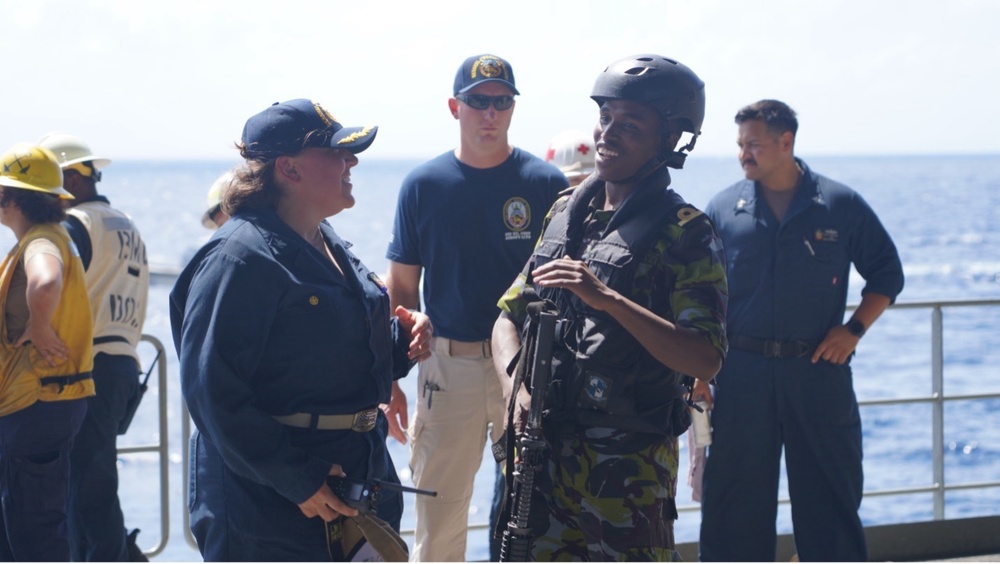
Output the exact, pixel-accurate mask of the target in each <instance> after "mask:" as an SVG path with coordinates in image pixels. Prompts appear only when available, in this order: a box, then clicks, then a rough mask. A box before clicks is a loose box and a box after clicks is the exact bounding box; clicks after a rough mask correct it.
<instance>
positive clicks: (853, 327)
mask: <svg viewBox="0 0 1000 564" xmlns="http://www.w3.org/2000/svg"><path fill="white" fill-rule="evenodd" d="M845 326H846V327H847V330H848V331H850V333H851V335H854V336H855V337H857V338H859V339H860V338H861V337H863V336H864V334H865V324H864V323H862V322H860V321H858V320H857V319H854V318H853V317H852V318H851V320H850V321H848V322H847V323H846V324H845Z"/></svg>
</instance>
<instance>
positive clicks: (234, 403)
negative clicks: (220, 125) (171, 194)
mask: <svg viewBox="0 0 1000 564" xmlns="http://www.w3.org/2000/svg"><path fill="white" fill-rule="evenodd" d="M376 131H377V128H375V127H366V128H360V127H358V128H344V127H342V126H341V125H340V124H339V123H337V121H336V120H335V119H333V116H331V115H330V114H329V113H328V112H326V111H325V110H324V109H323V108H322V107H321V106H320V105H319V104H316V103H314V102H311V101H309V100H302V99H299V100H291V101H289V102H284V103H282V104H275V105H273V106H271V107H270V108H268V109H267V110H265V111H263V112H261V113H259V114H257V115H255V116H253V117H251V118H250V119H249V120H248V121H247V123H246V126H245V128H244V131H243V140H242V141H243V142H242V144H241V146H240V150H241V154H242V155H243V157H244V158H246V159H247V166H246V167H245V168H244V169H242V170H241V172H240V173H239V174H238V176H237V179H236V180H235V181H234V183H233V185H232V186H231V187H230V188H229V190H228V191H227V193H226V194H225V195H224V197H223V198H224V199H223V208H224V209H226V211H228V212H229V213H231V214H232V219H230V220H229V221H228V222H227V223H226V224H225V225H224V226H223V227H222V228H221V229H220V230H219V231H218V232H217V234H216V235H215V236H214V237H213V238H212V239H211V240H210V241H209V242H208V243H207V244H206V245H205V246H204V247H203V248H202V249H201V250H200V251H199V252H198V253H197V254H196V255H195V257H194V258H193V259H192V260H191V262H190V263H189V264H188V265H187V267H186V268H185V270H184V272H183V273H182V274H181V276H180V278H179V279H178V281H177V284H176V286H175V287H174V289H173V291H172V292H171V296H170V305H171V308H170V316H171V326H172V329H173V335H174V343H175V346H176V347H177V352H178V356H179V358H180V363H181V384H182V388H183V392H184V398H185V399H186V401H187V404H188V407H189V409H190V411H191V415H192V417H193V418H194V421H195V424H196V425H197V427H198V433H196V434H195V436H194V437H193V438H192V441H191V449H192V457H191V460H192V468H191V474H190V479H191V488H190V489H191V495H190V499H189V500H188V508H189V510H190V511H191V528H192V531H193V532H194V535H195V537H196V538H197V540H198V546H199V548H200V550H201V553H202V555H203V556H204V558H205V559H206V560H208V561H220V560H229V561H232V560H243V561H246V560H271V561H306V560H330V559H331V558H338V557H344V556H345V555H344V554H338V553H337V551H336V549H335V548H334V549H331V547H329V546H328V543H327V539H326V536H327V535H326V529H325V525H324V521H333V520H335V519H337V518H339V517H340V516H341V515H354V514H356V511H355V510H354V509H352V508H350V507H349V506H347V505H345V504H344V503H343V501H341V500H340V499H339V498H337V497H336V496H335V495H334V494H333V492H332V491H331V489H330V488H329V486H328V485H327V482H326V479H327V476H328V475H346V476H348V477H351V478H354V479H380V480H386V481H392V482H398V478H397V476H396V473H395V471H394V469H393V464H392V460H391V459H390V457H389V454H388V451H387V450H386V447H385V437H386V420H385V416H384V415H383V414H382V411H381V410H380V409H378V407H379V405H380V404H383V403H388V401H389V392H390V387H391V384H392V381H393V379H395V378H400V377H402V376H404V375H406V373H407V372H408V370H409V368H410V367H411V366H412V362H413V361H416V360H422V359H423V358H425V357H426V356H427V355H428V352H427V350H428V349H427V347H428V343H429V341H430V334H431V326H430V322H429V320H428V319H427V317H426V316H425V315H423V314H420V313H416V312H410V311H408V310H405V309H403V308H397V310H396V312H395V313H396V316H397V317H391V316H390V312H389V299H388V297H387V295H386V292H385V287H384V286H383V285H382V283H381V281H380V280H379V279H378V277H377V276H375V274H374V273H372V272H370V271H369V270H368V269H367V268H365V266H364V265H363V264H361V262H360V261H359V260H358V259H357V257H355V256H354V255H353V254H352V253H351V252H350V250H349V244H348V243H345V242H344V241H343V240H342V239H341V238H340V237H338V236H337V234H336V233H335V232H334V230H333V228H332V227H330V225H329V224H328V223H327V222H326V221H325V220H324V218H326V217H329V216H333V215H336V214H337V213H339V212H341V211H343V210H344V209H346V208H349V207H351V206H353V205H354V197H353V195H352V194H351V191H352V185H351V181H350V180H351V177H350V171H351V168H352V167H353V166H355V165H356V164H357V163H358V159H357V157H356V156H355V155H356V153H359V152H361V151H363V150H365V149H367V148H368V146H369V145H370V144H371V142H372V140H373V139H374V137H375V133H376ZM338 416H339V417H338ZM352 416H353V417H352ZM345 417H346V419H347V424H346V425H345V424H344V423H343V421H344V419H345ZM279 419H280V421H279ZM401 513H402V500H401V496H400V495H399V494H392V493H389V494H387V495H383V496H382V497H381V500H380V503H379V506H378V516H379V517H381V518H382V519H384V520H386V521H388V522H389V523H390V524H391V525H392V526H393V527H394V528H396V529H397V530H398V528H399V519H400V515H401ZM316 517H319V518H318V519H317V518H316ZM346 556H347V557H349V556H350V555H346Z"/></svg>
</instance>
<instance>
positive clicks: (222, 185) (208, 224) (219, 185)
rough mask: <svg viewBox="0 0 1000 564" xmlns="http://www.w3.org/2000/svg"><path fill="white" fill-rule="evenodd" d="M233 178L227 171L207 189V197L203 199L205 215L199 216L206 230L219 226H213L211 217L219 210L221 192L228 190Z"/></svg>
mask: <svg viewBox="0 0 1000 564" xmlns="http://www.w3.org/2000/svg"><path fill="white" fill-rule="evenodd" d="M235 176H236V175H235V174H234V172H233V171H231V170H227V171H226V172H224V173H223V174H222V176H220V177H218V178H216V179H215V182H213V183H212V186H211V187H210V188H209V189H208V197H207V198H206V199H205V213H203V214H202V215H201V224H202V225H204V226H205V228H206V229H218V227H219V226H218V225H216V224H215V221H214V220H213V219H212V216H213V215H214V212H216V211H217V210H218V209H219V206H220V205H222V192H223V191H224V190H225V189H226V188H229V185H230V184H231V183H232V182H233V178H235Z"/></svg>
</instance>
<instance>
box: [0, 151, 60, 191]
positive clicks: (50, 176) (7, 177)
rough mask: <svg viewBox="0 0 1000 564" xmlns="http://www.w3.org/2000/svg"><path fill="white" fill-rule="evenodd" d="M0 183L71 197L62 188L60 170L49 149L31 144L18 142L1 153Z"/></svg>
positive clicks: (1, 184) (57, 161) (10, 186)
mask: <svg viewBox="0 0 1000 564" xmlns="http://www.w3.org/2000/svg"><path fill="white" fill-rule="evenodd" d="M0 163H2V165H3V169H2V170H0V186H6V187H8V188H23V189H25V190H34V191H36V192H44V193H46V194H52V195H54V196H59V197H60V198H62V199H64V200H72V199H73V194H70V193H69V192H67V191H66V189H65V188H63V175H62V169H61V168H60V167H59V160H58V159H56V156H55V155H54V154H52V151H49V150H48V149H46V148H44V147H39V146H38V145H32V144H31V143H17V144H15V145H14V146H13V147H11V148H10V149H7V151H6V152H5V153H4V154H3V156H0Z"/></svg>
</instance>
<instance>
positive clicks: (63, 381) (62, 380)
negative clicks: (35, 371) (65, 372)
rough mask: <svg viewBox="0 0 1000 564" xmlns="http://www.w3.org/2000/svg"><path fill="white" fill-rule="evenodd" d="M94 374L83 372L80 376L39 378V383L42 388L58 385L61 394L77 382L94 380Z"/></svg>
mask: <svg viewBox="0 0 1000 564" xmlns="http://www.w3.org/2000/svg"><path fill="white" fill-rule="evenodd" d="M93 377H94V376H93V374H91V373H90V372H81V373H79V374H73V375H70V376H44V377H42V378H39V383H40V384H41V385H42V386H49V385H51V384H57V385H58V386H59V393H60V394H61V393H62V391H63V390H64V389H65V388H66V386H69V385H70V384H76V383H77V382H82V381H84V380H90V379H91V378H93Z"/></svg>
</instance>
